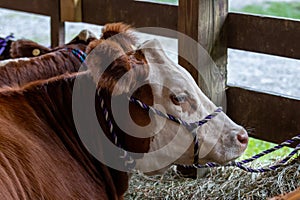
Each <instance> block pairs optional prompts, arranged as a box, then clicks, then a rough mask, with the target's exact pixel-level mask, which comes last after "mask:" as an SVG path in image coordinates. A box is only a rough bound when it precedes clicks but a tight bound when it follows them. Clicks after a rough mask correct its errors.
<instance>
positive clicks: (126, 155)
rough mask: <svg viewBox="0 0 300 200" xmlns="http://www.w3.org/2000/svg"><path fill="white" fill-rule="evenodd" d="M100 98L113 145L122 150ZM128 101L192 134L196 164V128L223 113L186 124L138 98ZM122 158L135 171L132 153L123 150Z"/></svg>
mask: <svg viewBox="0 0 300 200" xmlns="http://www.w3.org/2000/svg"><path fill="white" fill-rule="evenodd" d="M99 98H100V107H101V110H102V113H103V115H104V117H105V120H106V124H107V126H108V129H109V132H110V135H111V136H112V140H113V143H114V144H115V145H116V146H118V147H119V148H122V147H121V144H120V143H119V141H118V136H117V134H116V132H115V129H114V127H113V123H112V120H111V119H110V116H109V113H108V109H107V108H106V106H105V103H104V99H103V97H101V96H100V97H99ZM128 99H129V102H131V103H134V104H136V105H138V106H139V107H141V108H142V109H143V110H145V111H147V112H149V113H152V114H155V115H158V116H160V117H163V118H166V119H168V120H171V121H173V122H175V123H177V124H180V125H183V126H184V127H185V128H186V129H187V130H188V131H189V132H190V133H191V134H192V136H193V142H194V164H197V163H198V157H199V149H200V147H199V142H198V136H197V133H196V130H197V129H196V128H197V127H200V126H202V125H204V124H206V123H207V122H208V121H210V120H211V119H213V118H214V117H215V116H217V115H218V114H219V113H220V112H222V109H221V108H217V109H216V110H215V111H214V112H213V113H211V114H209V115H207V116H206V117H205V118H204V119H202V120H200V121H196V122H192V123H189V122H186V121H184V120H182V119H180V118H178V117H175V116H173V115H171V114H166V113H163V112H161V111H160V110H158V109H156V108H153V107H152V106H148V105H147V104H145V103H143V102H142V101H140V100H138V99H136V98H133V97H130V98H128ZM120 158H121V159H123V160H124V164H125V167H126V168H127V169H133V168H134V167H135V164H136V163H135V160H134V159H133V158H132V157H131V156H130V153H128V152H127V151H125V150H122V153H121V156H120Z"/></svg>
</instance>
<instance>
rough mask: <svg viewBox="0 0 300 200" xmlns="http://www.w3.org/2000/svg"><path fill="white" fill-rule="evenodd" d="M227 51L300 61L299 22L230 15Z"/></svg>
mask: <svg viewBox="0 0 300 200" xmlns="http://www.w3.org/2000/svg"><path fill="white" fill-rule="evenodd" d="M226 23H227V29H226V30H227V33H228V34H227V35H228V41H227V42H228V48H234V49H240V50H246V51H252V52H258V53H266V54H271V55H277V56H284V57H288V58H295V59H300V34H299V33H300V21H299V20H291V19H280V18H274V17H262V16H254V15H245V14H238V13H230V14H229V15H228V18H227V22H226Z"/></svg>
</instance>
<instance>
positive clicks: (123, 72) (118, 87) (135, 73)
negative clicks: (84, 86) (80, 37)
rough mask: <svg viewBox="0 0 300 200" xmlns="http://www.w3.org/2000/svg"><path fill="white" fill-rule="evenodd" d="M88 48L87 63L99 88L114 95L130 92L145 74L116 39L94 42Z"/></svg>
mask: <svg viewBox="0 0 300 200" xmlns="http://www.w3.org/2000/svg"><path fill="white" fill-rule="evenodd" d="M88 50H89V51H90V53H89V56H88V58H87V65H88V68H89V70H90V72H91V75H92V76H93V79H94V81H95V83H96V84H97V88H98V90H103V89H104V90H107V91H109V93H110V94H111V95H113V96H116V95H121V94H123V93H128V92H129V91H130V90H132V89H133V88H134V87H135V85H136V81H137V80H140V79H141V77H140V76H145V75H144V73H143V67H137V65H136V64H135V62H134V60H132V59H133V58H131V57H129V56H127V55H126V53H125V52H124V50H123V48H122V47H121V46H120V45H119V44H117V43H116V42H114V41H110V40H98V41H97V42H96V41H95V42H92V43H91V44H90V45H89V47H88Z"/></svg>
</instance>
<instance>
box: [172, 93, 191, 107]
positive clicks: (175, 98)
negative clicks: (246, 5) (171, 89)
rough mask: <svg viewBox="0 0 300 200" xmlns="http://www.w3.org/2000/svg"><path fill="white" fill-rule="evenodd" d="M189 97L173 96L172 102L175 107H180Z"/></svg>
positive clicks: (182, 95) (183, 95)
mask: <svg viewBox="0 0 300 200" xmlns="http://www.w3.org/2000/svg"><path fill="white" fill-rule="evenodd" d="M186 98H187V96H186V95H185V94H180V95H175V94H173V95H171V100H172V102H173V103H174V104H175V105H180V104H182V103H184V102H185V101H186Z"/></svg>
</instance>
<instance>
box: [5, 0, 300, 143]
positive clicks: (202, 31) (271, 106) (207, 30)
mask: <svg viewBox="0 0 300 200" xmlns="http://www.w3.org/2000/svg"><path fill="white" fill-rule="evenodd" d="M74 2H75V3H74ZM0 7H2V8H8V9H14V10H20V11H25V12H31V13H37V14H42V15H47V16H50V17H51V44H52V45H53V46H56V45H58V44H61V43H64V37H65V32H64V31H65V30H64V21H65V20H68V21H82V22H86V23H91V24H98V25H103V24H105V23H109V22H118V21H122V22H126V23H129V24H132V25H134V26H135V27H148V26H151V27H162V28H168V29H172V30H176V31H180V32H181V33H184V34H186V35H188V36H190V37H191V38H193V39H194V40H196V41H197V42H199V43H200V44H201V45H202V46H203V47H204V48H205V49H206V50H207V51H208V52H209V54H210V55H211V57H212V58H213V59H214V61H215V63H216V64H217V66H218V67H219V68H220V70H221V71H222V72H223V73H224V74H226V67H227V48H233V49H240V50H246V51H251V52H259V53H265V54H271V55H277V56H283V57H288V58H295V59H300V34H299V33H300V21H296V20H289V19H279V18H273V17H260V16H253V15H246V14H239V13H230V12H228V2H227V0H215V1H207V0H179V6H176V5H166V4H158V3H150V2H142V1H133V0H14V1H11V0H2V1H0ZM178 43H179V49H178V51H179V54H180V52H185V51H187V49H188V48H189V47H188V46H187V45H185V44H184V42H183V41H182V40H181V39H180V38H178ZM193 53H194V54H195V56H196V57H197V53H198V52H193ZM179 63H180V64H181V65H183V66H184V67H186V68H187V69H188V70H189V71H190V73H191V74H192V75H193V77H194V78H195V79H196V80H197V81H198V74H197V71H196V70H195V69H193V67H192V66H190V64H189V63H188V62H187V61H185V60H184V59H182V58H179ZM241 67H243V66H241ZM299 67H300V66H299ZM227 102H228V106H227V109H228V110H227V114H228V115H229V116H230V117H231V118H232V119H233V120H234V121H236V122H237V123H240V124H242V125H244V126H246V127H252V128H254V131H253V132H252V133H251V136H253V137H255V138H259V139H263V140H266V141H270V142H275V143H280V142H282V141H284V140H286V139H289V138H291V137H292V136H295V135H298V134H299V133H300V112H299V111H300V101H299V100H296V99H290V98H287V97H283V96H276V95H272V94H266V93H261V92H258V91H253V90H249V89H247V88H238V87H234V86H228V89H227Z"/></svg>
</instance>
